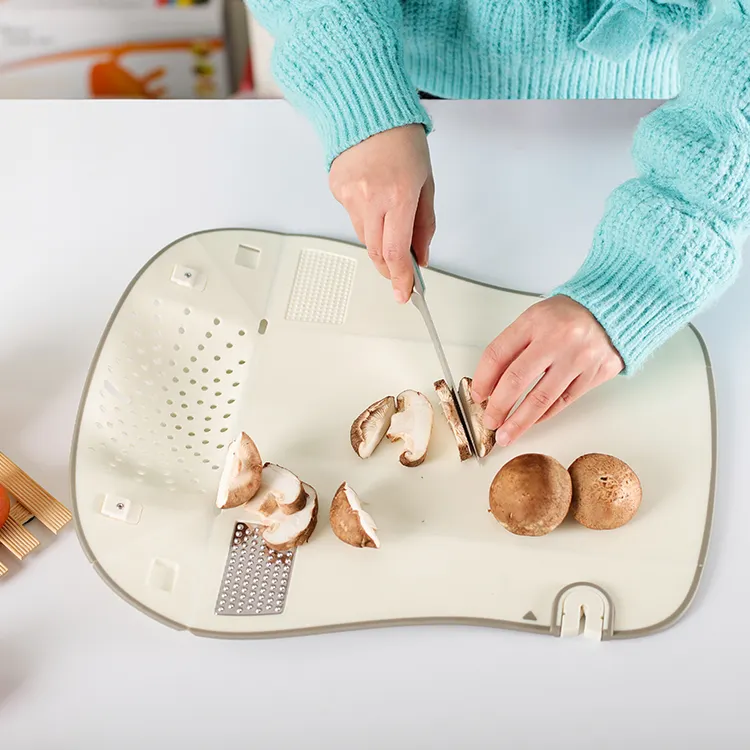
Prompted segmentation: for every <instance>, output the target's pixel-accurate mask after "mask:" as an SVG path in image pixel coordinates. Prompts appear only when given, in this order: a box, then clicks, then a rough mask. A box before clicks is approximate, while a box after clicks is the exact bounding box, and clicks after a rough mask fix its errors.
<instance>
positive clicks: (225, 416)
mask: <svg viewBox="0 0 750 750" xmlns="http://www.w3.org/2000/svg"><path fill="white" fill-rule="evenodd" d="M231 416H232V415H231V414H225V415H224V416H223V417H222V419H229V417H231Z"/></svg>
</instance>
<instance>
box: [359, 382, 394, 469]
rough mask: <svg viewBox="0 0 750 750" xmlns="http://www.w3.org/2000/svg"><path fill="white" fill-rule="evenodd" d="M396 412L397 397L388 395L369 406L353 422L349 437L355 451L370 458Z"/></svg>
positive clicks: (360, 455)
mask: <svg viewBox="0 0 750 750" xmlns="http://www.w3.org/2000/svg"><path fill="white" fill-rule="evenodd" d="M395 413H396V399H395V398H393V396H386V397H385V398H381V399H380V401H376V402H375V403H374V404H372V405H371V406H368V407H367V408H366V409H365V410H364V411H363V412H362V413H361V414H360V415H359V416H358V417H357V418H356V419H355V420H354V422H353V423H352V427H351V430H350V431H349V437H350V440H351V443H352V448H354V452H355V453H356V454H357V455H358V456H359V457H360V458H369V457H370V456H371V455H372V453H373V451H374V450H375V448H377V447H378V445H380V441H381V440H382V439H383V438H384V437H385V433H386V432H387V431H388V426H389V425H390V423H391V417H392V416H393V415H394V414H395Z"/></svg>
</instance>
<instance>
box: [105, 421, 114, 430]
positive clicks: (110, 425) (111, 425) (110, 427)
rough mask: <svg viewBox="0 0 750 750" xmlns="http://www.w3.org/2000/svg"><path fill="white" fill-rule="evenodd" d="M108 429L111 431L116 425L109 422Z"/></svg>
mask: <svg viewBox="0 0 750 750" xmlns="http://www.w3.org/2000/svg"><path fill="white" fill-rule="evenodd" d="M107 427H109V429H110V430H111V429H112V428H113V427H114V425H113V424H112V422H107Z"/></svg>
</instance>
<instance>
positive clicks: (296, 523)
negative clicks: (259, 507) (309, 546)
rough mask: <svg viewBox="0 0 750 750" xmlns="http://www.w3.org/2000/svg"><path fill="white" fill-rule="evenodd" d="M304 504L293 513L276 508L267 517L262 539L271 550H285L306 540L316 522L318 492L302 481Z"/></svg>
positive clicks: (313, 529)
mask: <svg viewBox="0 0 750 750" xmlns="http://www.w3.org/2000/svg"><path fill="white" fill-rule="evenodd" d="M302 486H303V492H304V495H303V499H304V501H305V505H304V507H303V508H302V509H301V510H298V511H296V512H294V513H285V512H284V511H281V510H277V511H276V512H275V513H273V514H272V515H271V516H270V517H269V518H268V519H267V524H266V528H265V530H264V531H263V533H262V535H261V536H262V537H263V541H264V542H265V543H266V545H268V547H270V548H271V549H272V550H276V551H277V552H285V551H287V550H290V549H294V547H299V546H300V545H302V544H304V543H305V542H307V541H308V540H309V539H310V537H311V536H312V533H313V531H315V526H316V525H317V523H318V493H317V492H316V491H315V490H314V489H313V488H312V487H311V486H310V485H309V484H305V483H304V482H303V484H302Z"/></svg>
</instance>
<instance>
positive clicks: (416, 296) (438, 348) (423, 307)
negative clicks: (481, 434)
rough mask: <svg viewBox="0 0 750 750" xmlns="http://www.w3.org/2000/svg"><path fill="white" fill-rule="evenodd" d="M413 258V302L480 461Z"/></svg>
mask: <svg viewBox="0 0 750 750" xmlns="http://www.w3.org/2000/svg"><path fill="white" fill-rule="evenodd" d="M411 260H412V265H413V266H414V288H413V289H412V293H411V302H412V304H413V305H414V307H416V308H417V310H419V312H420V314H421V315H422V320H424V324H425V326H426V327H427V332H428V333H429V334H430V339H431V340H432V345H433V347H434V348H435V354H437V358H438V360H439V362H440V366H441V367H442V369H443V378H444V379H445V382H446V383H447V385H448V388H449V389H450V392H451V393H452V394H453V399H454V400H455V402H456V406H457V407H458V415H459V418H460V419H461V423H462V425H463V428H464V431H465V432H466V438H467V440H468V441H469V447H470V448H471V454H472V456H474V458H475V459H476V460H477V462H479V452H478V451H477V446H476V444H475V443H474V434H473V433H472V431H471V426H470V423H469V418H468V416H467V414H466V410H465V409H464V405H463V402H462V401H461V398H460V396H459V394H458V391H457V390H456V383H455V381H454V380H453V375H452V373H451V368H450V365H449V364H448V359H447V358H446V356H445V352H444V351H443V345H442V344H441V343H440V337H439V336H438V332H437V329H436V328H435V323H434V321H433V320H432V314H431V313H430V308H429V307H428V305H427V300H426V299H425V291H426V288H427V287H426V285H425V283H424V277H423V276H422V269H421V268H420V267H419V263H418V262H417V258H416V256H415V255H414V251H413V250H412V253H411Z"/></svg>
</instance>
